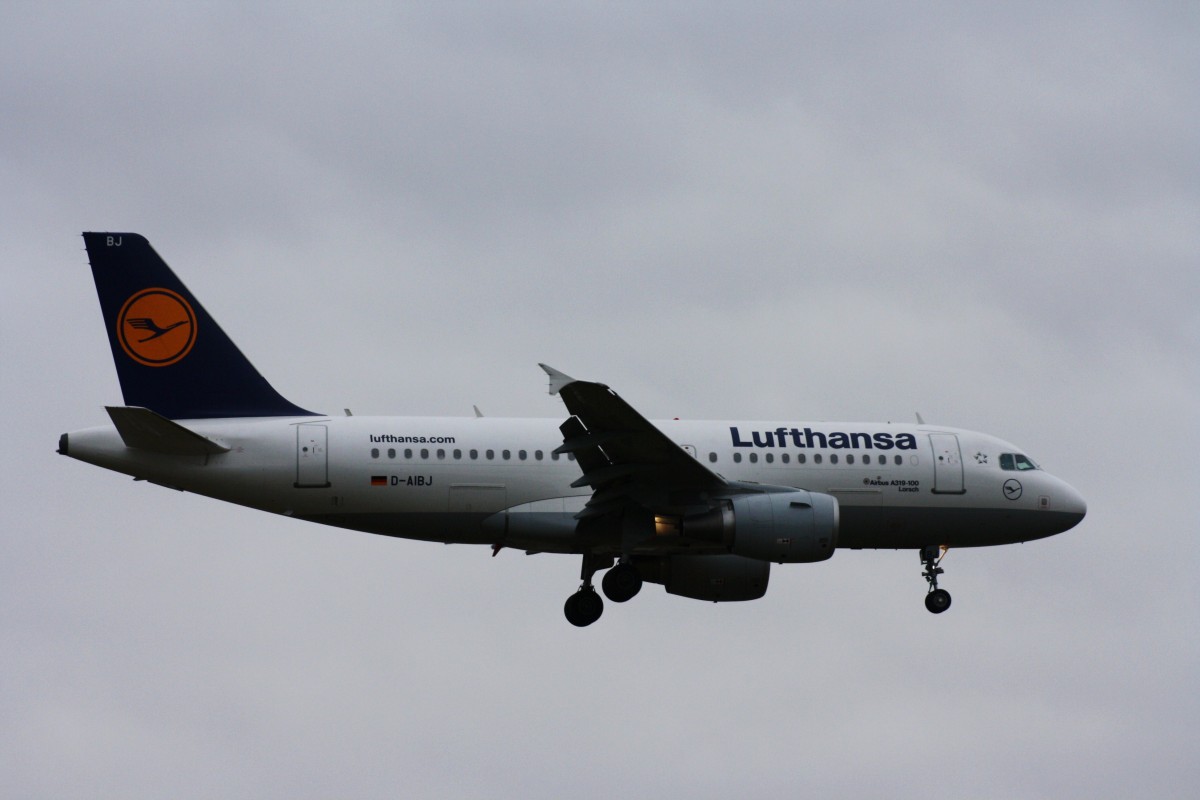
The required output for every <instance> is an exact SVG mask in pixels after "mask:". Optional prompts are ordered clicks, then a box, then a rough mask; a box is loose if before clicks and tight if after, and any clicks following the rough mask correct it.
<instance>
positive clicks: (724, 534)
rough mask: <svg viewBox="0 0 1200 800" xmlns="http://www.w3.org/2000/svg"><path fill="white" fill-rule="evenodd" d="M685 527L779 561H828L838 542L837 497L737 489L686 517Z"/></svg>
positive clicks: (733, 549) (687, 532) (740, 552)
mask: <svg viewBox="0 0 1200 800" xmlns="http://www.w3.org/2000/svg"><path fill="white" fill-rule="evenodd" d="M682 532H683V535H684V536H689V537H692V538H696V539H701V540H703V541H709V542H714V543H721V544H724V545H725V546H726V547H728V548H729V552H730V553H732V554H734V555H737V556H744V557H746V558H753V559H759V560H761V561H775V562H777V563H780V564H784V563H789V564H795V563H800V562H810V561H824V560H825V559H827V558H829V557H830V556H832V555H833V549H834V547H836V546H837V532H838V502H837V498H835V497H833V496H832V495H828V494H820V493H818V492H805V491H801V490H795V491H784V492H764V493H762V494H739V495H734V496H733V497H731V498H728V499H727V500H725V501H724V503H723V504H722V505H721V506H720V507H719V508H715V509H713V510H712V511H709V512H708V513H706V514H701V515H698V516H694V517H685V518H684V519H683V521H682Z"/></svg>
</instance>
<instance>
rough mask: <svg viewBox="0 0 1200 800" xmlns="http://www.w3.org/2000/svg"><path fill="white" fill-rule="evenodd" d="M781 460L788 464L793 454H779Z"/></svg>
mask: <svg viewBox="0 0 1200 800" xmlns="http://www.w3.org/2000/svg"><path fill="white" fill-rule="evenodd" d="M779 460H780V461H782V462H783V463H785V464H786V463H788V461H790V460H791V456H789V455H788V454H787V453H783V454H782V455H780V456H779Z"/></svg>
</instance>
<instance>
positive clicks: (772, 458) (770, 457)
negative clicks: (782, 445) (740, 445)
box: [766, 453, 775, 464]
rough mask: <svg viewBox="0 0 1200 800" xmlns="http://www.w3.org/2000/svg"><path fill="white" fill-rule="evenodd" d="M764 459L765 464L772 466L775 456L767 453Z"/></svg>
mask: <svg viewBox="0 0 1200 800" xmlns="http://www.w3.org/2000/svg"><path fill="white" fill-rule="evenodd" d="M766 459H767V463H768V464H773V463H775V454H774V453H767V455H766Z"/></svg>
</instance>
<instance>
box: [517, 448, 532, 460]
mask: <svg viewBox="0 0 1200 800" xmlns="http://www.w3.org/2000/svg"><path fill="white" fill-rule="evenodd" d="M528 457H529V454H528V453H526V452H525V451H524V450H518V451H517V458H519V459H521V460H522V461H524V460H525V459H526V458H528Z"/></svg>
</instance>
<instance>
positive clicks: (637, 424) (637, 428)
mask: <svg viewBox="0 0 1200 800" xmlns="http://www.w3.org/2000/svg"><path fill="white" fill-rule="evenodd" d="M539 366H540V367H541V368H542V369H543V370H545V371H546V374H547V375H549V376H550V393H551V394H557V395H559V396H560V397H562V399H563V402H564V403H566V405H567V410H568V411H569V412H570V413H571V416H570V418H569V419H567V421H566V422H564V423H563V424H562V425H560V426H559V430H560V431H562V434H563V444H562V446H561V447H559V448H557V450H556V451H555V452H558V453H572V454H574V456H575V459H576V461H577V462H578V463H579V466H580V469H582V470H583V475H582V477H580V478H579V479H578V480H577V481H575V482H574V483H573V484H572V486H574V487H577V488H578V487H582V486H591V487H592V490H593V493H592V497H591V499H590V500H589V501H588V503H587V506H586V507H585V508H584V509H583V510H582V511H581V512H579V514H577V515H576V516H578V517H579V518H580V519H586V518H588V517H594V516H599V515H604V514H608V513H614V512H619V511H620V510H622V509H623V508H624V507H625V506H626V505H627V504H630V503H633V504H636V505H639V506H642V507H644V508H647V509H651V510H655V511H661V512H664V513H665V512H669V511H681V510H683V509H685V508H689V507H695V506H706V505H707V498H708V497H709V496H710V495H711V494H712V493H715V492H721V491H723V490H727V489H728V488H729V484H728V482H727V481H726V480H725V479H724V478H722V477H721V476H720V475H718V474H717V473H715V472H713V471H712V470H710V469H709V468H708V467H706V466H704V465H703V464H701V463H700V462H699V461H697V460H696V459H695V458H694V457H693V456H691V455H690V454H689V453H688V452H687V451H685V450H684V449H683V448H682V447H680V446H679V445H677V444H676V443H675V442H673V441H671V439H669V438H668V437H667V435H666V434H664V433H663V432H662V431H661V430H659V429H658V428H656V427H655V426H654V425H653V424H651V423H650V421H649V420H647V419H646V418H645V417H643V416H642V415H641V414H639V413H638V412H637V411H636V410H635V409H634V408H633V406H631V405H629V404H628V403H626V402H625V401H624V400H622V399H621V398H620V396H619V395H617V393H616V392H614V391H613V390H612V389H610V388H608V387H607V386H605V385H604V384H602V383H593V382H591V381H580V380H575V379H574V378H572V377H570V376H569V375H565V374H564V373H562V372H559V371H558V370H556V369H554V368H553V367H549V366H546V365H545V364H539Z"/></svg>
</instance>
